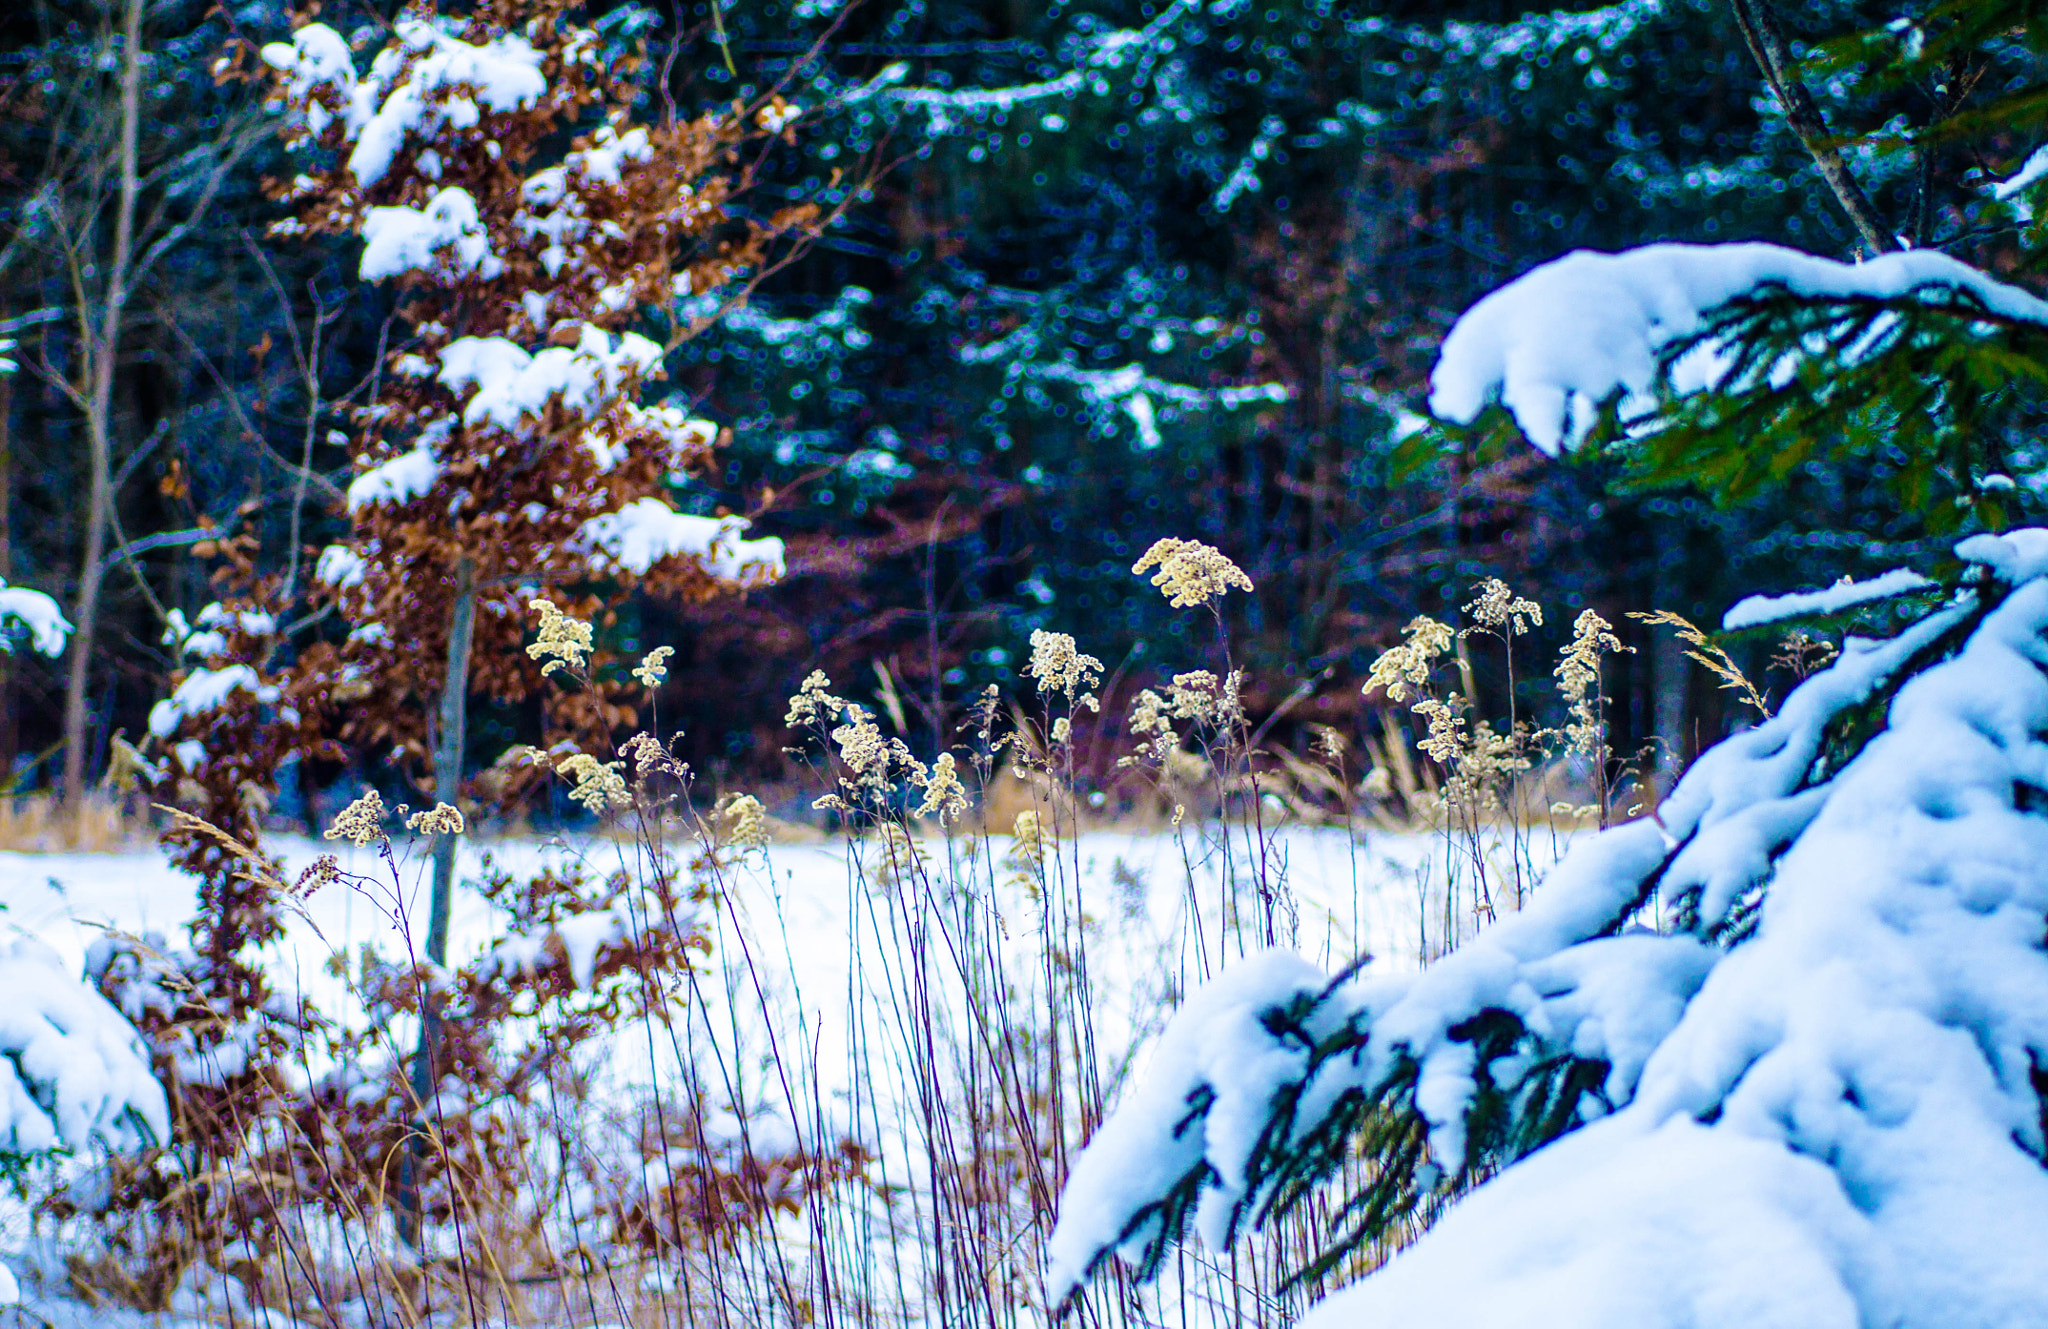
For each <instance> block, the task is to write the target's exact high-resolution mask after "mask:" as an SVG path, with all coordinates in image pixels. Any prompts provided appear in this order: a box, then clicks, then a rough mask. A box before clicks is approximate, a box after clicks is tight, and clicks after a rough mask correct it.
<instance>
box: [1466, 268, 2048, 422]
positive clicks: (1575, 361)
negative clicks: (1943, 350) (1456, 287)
mask: <svg viewBox="0 0 2048 1329" xmlns="http://www.w3.org/2000/svg"><path fill="white" fill-rule="evenodd" d="M1770 288H1776V289H1781V290H1784V291H1786V292H1789V293H1790V294H1792V295H1794V296H1799V297H1804V298H1807V299H1811V300H1815V301H1826V300H1838V299H1856V298H1861V299H1871V300H1899V299H1904V298H1908V297H1916V298H1919V299H1922V300H1926V301H1928V302H1930V303H1937V302H1947V303H1950V304H1954V303H1956V302H1957V301H1958V299H1959V298H1960V299H1965V300H1968V301H1974V302H1975V304H1976V305H1977V306H1979V307H1981V308H1983V309H1984V310H1986V311H1987V312H1989V313H1991V314H1994V315H1997V316H1999V317H2002V318H2005V319H2009V320H2013V321H2017V322H2026V323H2036V324H2040V325H2042V326H2044V327H2048V302H2043V301H2041V300H2039V299H2036V298H2035V297H2034V296H2031V295H2029V294H2027V293H2026V292H2025V291H2022V290H2020V289H2019V288H2017V287H2014V286H2008V285H2006V284H2004V283H2003V282H1999V281H1994V280H1993V279H1992V278H1990V277H1987V276H1985V275H1984V274H1983V273H1981V272H1979V271H1977V270H1976V269H1975V268H1972V267H1970V266H1969V265H1967V264H1965V263H1961V262H1958V261H1957V260H1955V259H1952V258H1950V257H1948V256H1947V255H1946V254H1937V253H1933V252H1931V251H1928V250H1909V251H1907V252H1904V253H1894V254H1883V255H1880V256H1878V257H1877V258H1874V259H1871V260H1869V261H1868V262H1865V263H1857V264H1850V263H1837V262H1835V261H1834V260H1832V259H1825V258H1818V257H1815V256H1814V255H1812V254H1804V253H1801V252H1799V251H1798V250H1795V249H1787V248H1784V247H1782V246H1779V245H1768V244H1730V245H1682V244H1663V245H1648V246H1645V247H1643V248H1640V249H1630V250H1625V251H1623V252H1621V253H1618V254H1601V253H1594V252H1592V251H1589V250H1580V251H1577V252H1575V253H1571V254H1567V255H1565V256H1564V257H1563V258H1561V259H1557V260H1556V261H1554V262H1551V263H1546V264H1544V265H1543V266H1541V267H1539V268H1536V269H1535V270H1534V271H1532V272H1529V273H1528V274H1526V275H1524V276H1522V277H1519V278H1517V279H1516V280H1515V281H1513V282H1510V283H1509V284H1508V285H1506V286H1503V287H1502V288H1500V289H1499V290H1497V291H1495V292H1493V293H1492V294H1491V295H1488V296H1487V297H1485V298H1484V299H1482V300H1480V301H1479V303H1477V304H1475V305H1473V306H1472V307H1471V308H1470V309H1468V310H1466V311H1465V313H1464V314H1463V315H1462V316H1461V317H1460V318H1459V319H1458V321H1457V323H1456V324H1454V325H1453V326H1452V328H1451V331H1450V335H1449V336H1447V337H1446V338H1444V344H1443V350H1442V353H1441V355H1440V357H1439V358H1438V360H1437V364H1436V368H1435V369H1434V370H1433V371H1432V372H1431V374H1430V398H1429V404H1430V409H1431V410H1432V411H1434V412H1435V413H1436V414H1437V415H1438V416H1439V417H1441V418H1443V419H1446V420H1451V421H1455V422H1457V423H1460V424H1469V423H1471V422H1472V421H1473V420H1475V419H1477V418H1478V416H1479V414H1480V412H1481V411H1483V410H1485V409H1486V407H1487V406H1489V405H1491V404H1493V403H1494V402H1496V401H1498V402H1499V403H1500V404H1501V405H1503V406H1505V407H1507V409H1508V410H1509V412H1510V413H1512V414H1513V416H1514V417H1515V422H1516V423H1517V424H1518V425H1520V426H1521V428H1522V432H1523V433H1525V434H1527V435H1528V436H1529V440H1530V442H1532V443H1534V444H1535V445H1536V446H1537V447H1538V448H1541V449H1542V450H1543V451H1545V452H1547V453H1550V454H1552V455H1555V454H1557V453H1558V452H1559V451H1561V450H1563V449H1567V448H1572V447H1576V446H1577V445H1578V444H1579V443H1581V442H1583V441H1584V439H1585V437H1586V434H1587V433H1588V432H1589V431H1590V430H1591V428H1592V426H1593V423H1594V421H1595V419H1596V418H1597V416H1598V414H1599V411H1600V408H1601V406H1602V405H1603V404H1605V403H1606V402H1608V401H1610V400H1612V399H1613V398H1615V397H1616V396H1617V395H1619V396H1622V397H1624V398H1626V399H1628V400H1630V401H1635V402H1642V403H1643V404H1645V405H1647V404H1648V403H1649V402H1650V401H1651V399H1652V396H1651V395H1652V392H1653V390H1654V388H1655V387H1656V385H1657V380H1658V375H1659V372H1660V369H1662V368H1663V366H1662V364H1661V357H1662V354H1663V352H1664V351H1665V350H1666V348H1668V347H1671V346H1674V345H1676V344H1677V343H1679V342H1682V341H1683V340H1684V339H1686V338H1688V337H1690V336H1692V335H1694V334H1696V333H1698V332H1700V331H1701V330H1702V329H1703V328H1705V327H1706V326H1707V321H1708V316H1709V315H1710V314H1711V313H1712V312H1713V311H1714V310H1716V309H1718V308H1720V307H1721V306H1723V305H1726V304H1727V303H1728V302H1730V301H1731V300H1735V299H1737V298H1739V297H1741V296H1745V295H1751V294H1755V293H1759V292H1761V291H1764V290H1766V289H1770ZM1706 349H1708V350H1709V351H1710V350H1711V348H1706ZM1693 359H1694V357H1693V356H1688V357H1687V360H1688V361H1689V362H1690V361H1692V360H1693ZM1674 369H1675V371H1677V372H1675V374H1674V382H1673V386H1674V387H1676V388H1678V389H1680V390H1696V389H1702V388H1712V387H1717V386H1720V385H1721V384H1720V379H1721V377H1722V375H1723V374H1724V373H1725V365H1723V364H1721V363H1720V361H1719V360H1718V359H1717V358H1716V357H1714V356H1712V355H1711V354H1709V355H1706V356H1704V357H1703V358H1701V359H1700V360H1699V362H1698V363H1688V364H1687V365H1681V366H1676V367H1674Z"/></svg>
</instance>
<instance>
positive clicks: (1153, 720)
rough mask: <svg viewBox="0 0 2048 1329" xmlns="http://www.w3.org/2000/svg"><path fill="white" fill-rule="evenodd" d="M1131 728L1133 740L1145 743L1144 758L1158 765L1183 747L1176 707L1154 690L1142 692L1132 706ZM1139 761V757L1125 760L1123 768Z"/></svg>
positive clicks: (1129, 725) (1129, 726) (1148, 689)
mask: <svg viewBox="0 0 2048 1329" xmlns="http://www.w3.org/2000/svg"><path fill="white" fill-rule="evenodd" d="M1127 727H1128V728H1129V730H1130V732H1131V735H1132V736H1133V737H1135V738H1137V739H1139V740H1141V741H1142V742H1143V744H1144V755H1145V756H1147V757H1149V758H1151V760H1153V761H1154V762H1163V761H1165V760H1166V755H1167V754H1168V753H1169V752H1172V751H1173V750H1174V749H1175V748H1177V747H1179V746H1180V735H1179V734H1178V733H1177V732H1175V730H1174V727H1173V707H1172V706H1171V705H1170V704H1169V703H1168V702H1167V700H1166V698H1164V697H1162V696H1160V695H1159V694H1158V693H1156V692H1154V691H1153V690H1152V689H1150V688H1146V689H1144V690H1143V691H1142V692H1140V693H1139V694H1138V696H1137V699H1136V700H1135V701H1133V702H1132V703H1131V718H1130V721H1129V723H1128V726H1127ZM1137 760H1138V758H1137V757H1125V758H1124V759H1123V760H1122V762H1121V763H1119V764H1121V765H1130V764H1134V763H1135V762H1137Z"/></svg>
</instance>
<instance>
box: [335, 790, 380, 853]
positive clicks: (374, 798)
mask: <svg viewBox="0 0 2048 1329" xmlns="http://www.w3.org/2000/svg"><path fill="white" fill-rule="evenodd" d="M385 815H386V814H385V811H384V795H382V794H380V793H378V792H377V791H376V790H374V789H365V790H364V791H363V796H362V797H361V798H358V799H357V800H356V801H355V802H353V803H351V804H349V805H348V806H347V807H345V808H343V809H342V810H341V811H340V812H338V813H336V814H335V817H334V823H333V824H332V825H331V826H329V827H328V828H327V837H326V838H328V839H330V840H347V841H348V842H349V843H350V844H352V845H354V846H356V847H357V848H358V849H360V848H362V847H363V846H364V845H368V844H375V843H376V842H377V841H379V840H381V839H383V838H384V818H385Z"/></svg>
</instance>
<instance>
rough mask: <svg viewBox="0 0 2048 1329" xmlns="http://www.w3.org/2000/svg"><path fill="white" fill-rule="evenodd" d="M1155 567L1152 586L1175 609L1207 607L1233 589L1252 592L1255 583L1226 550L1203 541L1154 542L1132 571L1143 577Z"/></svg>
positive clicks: (1133, 566) (1132, 567) (1168, 540)
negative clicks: (1206, 605)
mask: <svg viewBox="0 0 2048 1329" xmlns="http://www.w3.org/2000/svg"><path fill="white" fill-rule="evenodd" d="M1155 567H1156V568H1158V569H1159V570H1158V571H1157V572H1155V573H1153V574H1152V584H1153V585H1154V586H1157V587H1158V588H1159V589H1160V591H1161V592H1162V593H1163V594H1164V595H1165V596H1166V601H1167V603H1168V604H1170V605H1172V606H1173V607H1174V608H1175V609H1190V608H1193V607H1195V606H1197V605H1205V604H1207V603H1209V601H1211V600H1214V599H1218V598H1219V597H1221V596H1222V595H1223V594H1224V593H1225V592H1227V591H1228V590H1230V588H1231V587H1233V586H1235V587H1237V588H1238V589H1239V590H1245V591H1249V590H1251V589H1252V579H1251V578H1250V577H1247V576H1245V575H1244V571H1243V570H1242V569H1241V568H1239V567H1238V566H1237V564H1235V563H1233V562H1231V561H1230V560H1229V559H1228V558H1227V557H1225V556H1224V554H1223V551H1222V550H1220V549H1215V548H1213V547H1211V546H1209V545H1205V544H1203V543H1202V542H1201V541H1199V540H1174V539H1166V540H1158V541H1154V542H1153V545H1152V547H1151V548H1150V549H1147V550H1146V551H1145V556H1144V557H1143V558H1141V559H1139V560H1138V561H1137V562H1136V563H1134V564H1132V565H1131V571H1132V572H1134V573H1136V574H1138V575H1139V576H1143V575H1144V574H1145V572H1146V571H1147V570H1148V569H1150V568H1155Z"/></svg>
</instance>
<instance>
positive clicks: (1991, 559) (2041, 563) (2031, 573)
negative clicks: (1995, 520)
mask: <svg viewBox="0 0 2048 1329" xmlns="http://www.w3.org/2000/svg"><path fill="white" fill-rule="evenodd" d="M1956 557H1958V558H1960V559H1962V560H1963V561H1964V562H1966V563H1975V564H1977V565H1978V566H1980V567H1985V568H1989V569H1990V570H1991V571H1992V572H1993V573H1995V574H1997V575H1998V576H1999V577H2001V578H2003V579H2004V580H2006V581H2009V582H2016V581H2026V580H2030V579H2032V578H2034V577H2041V576H2048V531H2044V530H2041V529H2038V528H2033V527H2028V528H2023V529H2021V530H2017V531H2007V532H2006V533H2005V534H2003V535H1973V536H1971V537H1970V538H1969V539H1967V540H1964V541H1962V542H1961V543H1959V544H1958V545H1956Z"/></svg>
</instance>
